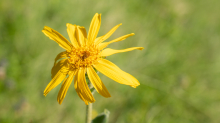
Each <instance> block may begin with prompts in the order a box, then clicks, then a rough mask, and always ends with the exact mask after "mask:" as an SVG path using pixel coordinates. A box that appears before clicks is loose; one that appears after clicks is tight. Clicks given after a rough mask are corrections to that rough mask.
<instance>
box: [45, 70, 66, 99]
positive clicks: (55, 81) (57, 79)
mask: <svg viewBox="0 0 220 123" xmlns="http://www.w3.org/2000/svg"><path fill="white" fill-rule="evenodd" d="M65 70H67V69H65ZM67 72H68V70H67V71H64V69H62V68H61V70H59V71H58V72H57V74H56V75H55V76H54V77H53V79H52V80H51V81H50V83H49V84H48V85H47V87H46V88H45V90H44V96H46V95H47V94H48V93H49V92H50V91H51V90H52V89H53V88H55V87H56V86H57V85H59V84H60V83H61V82H62V81H63V79H64V78H65V77H66V73H67Z"/></svg>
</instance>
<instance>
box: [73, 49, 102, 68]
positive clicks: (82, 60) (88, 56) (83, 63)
mask: <svg viewBox="0 0 220 123" xmlns="http://www.w3.org/2000/svg"><path fill="white" fill-rule="evenodd" d="M99 53H100V51H99V50H98V49H97V48H95V47H91V46H90V47H80V48H77V49H73V50H72V51H71V52H70V53H69V62H70V64H71V66H72V67H73V68H79V67H88V66H91V65H92V64H94V63H95V62H96V61H97V59H98V58H99V57H100V54H99Z"/></svg>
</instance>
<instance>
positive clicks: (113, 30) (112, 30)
mask: <svg viewBox="0 0 220 123" xmlns="http://www.w3.org/2000/svg"><path fill="white" fill-rule="evenodd" d="M121 25H122V24H118V25H117V26H115V27H113V28H112V29H111V30H110V31H109V32H108V33H106V34H105V35H104V36H102V37H101V38H100V39H99V40H97V41H95V45H98V44H100V43H102V42H103V41H105V40H106V39H108V38H109V37H110V36H111V35H112V34H113V33H114V32H115V31H116V29H117V28H118V27H119V26H121Z"/></svg>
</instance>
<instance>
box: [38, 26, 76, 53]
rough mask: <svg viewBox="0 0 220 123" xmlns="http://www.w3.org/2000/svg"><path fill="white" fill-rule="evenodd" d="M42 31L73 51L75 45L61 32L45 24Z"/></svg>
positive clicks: (66, 48)
mask: <svg viewBox="0 0 220 123" xmlns="http://www.w3.org/2000/svg"><path fill="white" fill-rule="evenodd" d="M42 32H43V33H44V34H45V35H46V36H47V37H49V38H50V39H52V40H54V41H56V42H57V43H58V44H59V45H60V46H61V47H62V48H64V49H65V50H67V51H71V48H72V47H73V46H72V44H71V43H70V42H69V41H68V40H67V39H66V38H65V37H63V36H62V35H61V34H60V33H59V32H57V31H55V30H53V29H52V28H50V27H48V26H45V27H44V29H43V30H42Z"/></svg>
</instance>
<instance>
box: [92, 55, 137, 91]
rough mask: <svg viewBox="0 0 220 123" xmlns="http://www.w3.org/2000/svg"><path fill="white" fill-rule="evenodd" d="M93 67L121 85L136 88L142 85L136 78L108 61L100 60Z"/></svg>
mask: <svg viewBox="0 0 220 123" xmlns="http://www.w3.org/2000/svg"><path fill="white" fill-rule="evenodd" d="M93 66H94V67H95V68H96V69H97V70H98V71H100V72H101V73H102V74H104V75H106V76H107V77H109V78H111V79H113V80H114V81H116V82H118V83H120V84H125V85H130V86H132V87H134V88H135V87H136V86H138V85H140V83H139V82H138V80H137V79H136V78H134V77H133V76H132V75H130V74H128V73H126V72H124V71H122V70H121V69H120V68H119V67H117V66H116V65H115V64H113V63H112V62H110V61H108V60H106V59H99V61H98V63H97V64H94V65H93Z"/></svg>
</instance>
